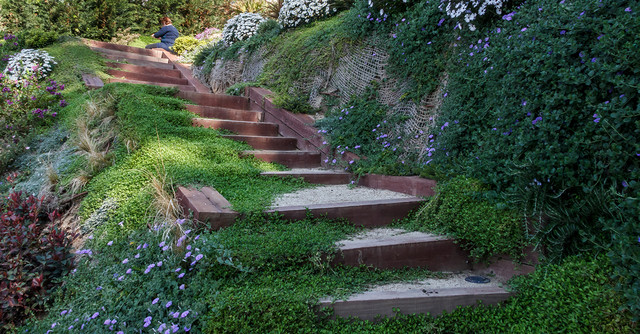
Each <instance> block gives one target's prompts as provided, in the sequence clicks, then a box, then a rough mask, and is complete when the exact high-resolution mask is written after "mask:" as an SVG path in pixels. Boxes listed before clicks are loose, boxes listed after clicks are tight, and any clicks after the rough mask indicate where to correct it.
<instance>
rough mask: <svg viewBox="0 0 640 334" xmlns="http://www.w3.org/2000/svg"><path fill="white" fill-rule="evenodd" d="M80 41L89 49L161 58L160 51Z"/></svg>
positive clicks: (94, 41)
mask: <svg viewBox="0 0 640 334" xmlns="http://www.w3.org/2000/svg"><path fill="white" fill-rule="evenodd" d="M82 41H83V43H84V44H85V45H87V46H89V47H97V48H103V49H109V50H114V51H121V52H127V53H135V54H139V55H144V56H151V57H156V58H162V51H158V50H149V49H143V48H137V47H134V46H127V45H120V44H114V43H108V42H101V41H96V40H91V39H82Z"/></svg>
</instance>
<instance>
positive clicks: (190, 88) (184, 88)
mask: <svg viewBox="0 0 640 334" xmlns="http://www.w3.org/2000/svg"><path fill="white" fill-rule="evenodd" d="M109 82H122V83H130V84H138V85H152V86H160V87H173V88H177V89H178V90H179V91H181V92H182V91H186V92H193V91H195V90H196V89H195V88H194V87H193V86H187V85H173V84H168V83H160V82H147V81H140V80H129V79H118V78H111V79H109Z"/></svg>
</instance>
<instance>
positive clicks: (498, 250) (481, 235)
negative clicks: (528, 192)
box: [401, 177, 528, 260]
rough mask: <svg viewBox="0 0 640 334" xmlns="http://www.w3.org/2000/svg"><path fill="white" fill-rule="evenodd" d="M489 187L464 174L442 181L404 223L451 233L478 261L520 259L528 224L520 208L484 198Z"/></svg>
mask: <svg viewBox="0 0 640 334" xmlns="http://www.w3.org/2000/svg"><path fill="white" fill-rule="evenodd" d="M487 190H488V188H487V187H486V186H484V185H482V184H481V183H480V182H479V181H477V180H473V179H468V178H465V177H456V178H454V179H452V180H449V181H447V182H443V183H440V184H438V188H437V192H436V195H434V196H433V197H430V198H429V199H428V200H427V202H426V203H425V204H424V205H423V206H422V208H420V210H419V211H418V212H416V214H415V217H414V218H412V220H410V221H409V222H408V223H407V224H403V225H401V226H403V227H405V228H408V229H419V230H427V231H430V232H437V233H443V234H448V235H451V236H453V237H455V238H456V240H458V241H459V242H460V244H461V246H462V247H463V248H465V249H467V250H469V252H470V255H471V256H472V257H474V258H476V260H483V259H487V258H489V257H491V256H494V255H502V254H506V255H509V256H511V258H512V259H514V260H518V259H520V258H521V257H522V255H523V249H524V247H525V246H526V245H527V238H528V235H527V233H526V223H525V221H524V219H523V217H522V216H521V215H520V214H519V212H518V211H517V210H512V209H507V208H506V207H505V205H504V204H502V205H499V203H491V202H489V201H487V200H486V199H485V198H483V195H484V192H486V191H487ZM498 207H502V209H499V208H498Z"/></svg>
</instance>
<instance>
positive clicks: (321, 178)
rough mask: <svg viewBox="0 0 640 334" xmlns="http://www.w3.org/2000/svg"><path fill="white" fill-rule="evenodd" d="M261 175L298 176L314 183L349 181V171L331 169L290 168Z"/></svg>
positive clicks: (345, 182) (342, 182)
mask: <svg viewBox="0 0 640 334" xmlns="http://www.w3.org/2000/svg"><path fill="white" fill-rule="evenodd" d="M260 175H262V176H269V177H300V178H302V179H304V180H305V182H308V183H314V184H348V183H349V182H350V181H351V177H352V175H351V173H347V172H344V171H333V170H309V169H304V170H290V171H277V172H262V173H260Z"/></svg>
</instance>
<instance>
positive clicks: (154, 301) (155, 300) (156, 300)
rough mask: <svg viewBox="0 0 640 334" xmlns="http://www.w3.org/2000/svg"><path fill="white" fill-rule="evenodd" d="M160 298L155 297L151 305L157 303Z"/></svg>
mask: <svg viewBox="0 0 640 334" xmlns="http://www.w3.org/2000/svg"><path fill="white" fill-rule="evenodd" d="M159 300H160V298H156V299H154V300H153V301H152V302H151V305H153V304H155V303H157V302H158V301H159Z"/></svg>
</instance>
